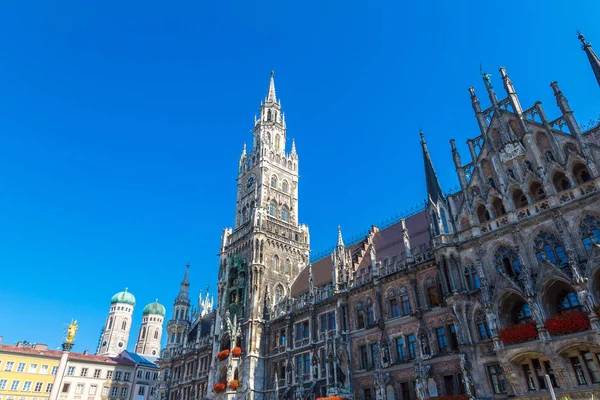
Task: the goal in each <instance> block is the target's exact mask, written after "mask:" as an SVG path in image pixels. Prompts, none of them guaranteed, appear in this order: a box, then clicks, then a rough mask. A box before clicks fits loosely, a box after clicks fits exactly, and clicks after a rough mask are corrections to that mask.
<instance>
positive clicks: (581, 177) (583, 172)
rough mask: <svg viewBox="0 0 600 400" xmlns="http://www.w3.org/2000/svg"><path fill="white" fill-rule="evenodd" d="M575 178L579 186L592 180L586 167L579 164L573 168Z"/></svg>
mask: <svg viewBox="0 0 600 400" xmlns="http://www.w3.org/2000/svg"><path fill="white" fill-rule="evenodd" d="M573 177H575V181H576V182H577V183H578V184H582V183H585V182H589V181H591V180H592V177H591V176H590V173H589V172H588V169H587V167H586V166H585V165H583V164H582V163H577V164H575V165H574V166H573Z"/></svg>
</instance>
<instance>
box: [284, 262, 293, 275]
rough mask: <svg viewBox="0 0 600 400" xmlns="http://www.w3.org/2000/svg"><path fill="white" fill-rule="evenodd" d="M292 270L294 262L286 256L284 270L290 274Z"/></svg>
mask: <svg viewBox="0 0 600 400" xmlns="http://www.w3.org/2000/svg"><path fill="white" fill-rule="evenodd" d="M291 271H292V263H291V262H290V259H289V258H286V259H285V271H284V272H285V273H286V274H289V273H291Z"/></svg>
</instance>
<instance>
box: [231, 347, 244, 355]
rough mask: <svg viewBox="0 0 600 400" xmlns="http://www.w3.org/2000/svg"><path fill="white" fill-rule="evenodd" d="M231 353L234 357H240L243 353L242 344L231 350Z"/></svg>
mask: <svg viewBox="0 0 600 400" xmlns="http://www.w3.org/2000/svg"><path fill="white" fill-rule="evenodd" d="M231 354H233V356H234V357H239V356H240V355H241V354H242V348H241V347H240V346H235V347H234V348H233V350H231Z"/></svg>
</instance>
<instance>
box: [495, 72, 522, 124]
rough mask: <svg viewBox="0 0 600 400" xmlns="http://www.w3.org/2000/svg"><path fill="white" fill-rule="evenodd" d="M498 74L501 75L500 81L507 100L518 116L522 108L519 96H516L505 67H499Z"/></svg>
mask: <svg viewBox="0 0 600 400" xmlns="http://www.w3.org/2000/svg"><path fill="white" fill-rule="evenodd" d="M500 75H501V76H502V82H504V89H505V90H506V94H507V95H508V101H509V102H510V105H511V106H512V109H513V111H514V113H515V114H517V115H518V116H519V117H521V115H522V114H523V109H522V108H521V103H520V102H519V98H518V97H517V92H516V91H515V87H514V85H513V83H512V81H511V80H510V78H509V77H508V74H507V73H506V68H504V67H502V68H500Z"/></svg>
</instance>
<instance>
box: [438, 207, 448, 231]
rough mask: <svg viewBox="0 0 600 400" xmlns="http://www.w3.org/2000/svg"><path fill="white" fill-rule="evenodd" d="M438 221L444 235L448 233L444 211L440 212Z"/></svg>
mask: <svg viewBox="0 0 600 400" xmlns="http://www.w3.org/2000/svg"><path fill="white" fill-rule="evenodd" d="M440 219H441V220H442V228H443V229H444V233H450V231H449V230H448V221H447V220H446V213H445V212H444V210H440Z"/></svg>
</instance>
